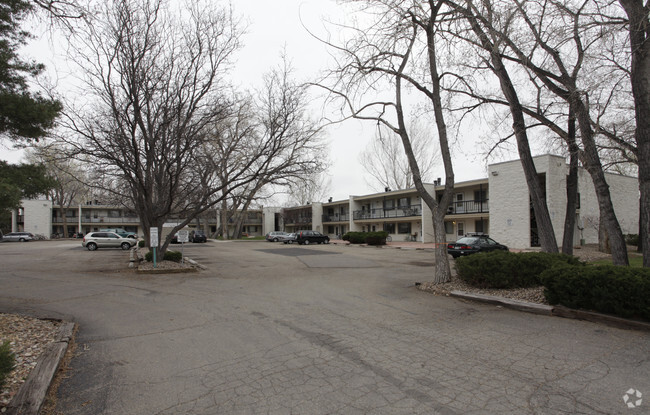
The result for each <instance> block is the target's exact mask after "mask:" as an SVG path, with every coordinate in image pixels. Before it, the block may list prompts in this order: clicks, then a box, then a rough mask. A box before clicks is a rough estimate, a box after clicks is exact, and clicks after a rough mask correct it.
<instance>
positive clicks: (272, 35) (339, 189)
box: [3, 0, 486, 201]
mask: <svg viewBox="0 0 650 415" xmlns="http://www.w3.org/2000/svg"><path fill="white" fill-rule="evenodd" d="M233 6H234V8H235V11H236V12H237V13H239V14H240V15H241V16H243V17H244V19H245V20H246V21H247V22H248V26H247V27H248V29H247V34H246V35H245V37H244V44H245V46H244V48H243V49H242V50H241V51H240V52H239V53H238V55H237V61H238V62H237V65H236V69H235V71H234V73H233V74H232V76H233V80H234V82H235V83H236V84H239V85H241V86H242V87H246V88H254V87H257V86H259V85H260V83H261V79H262V75H263V74H264V73H265V72H266V71H268V69H269V68H271V67H273V66H274V65H277V64H278V63H279V62H280V54H281V52H282V50H283V49H285V48H286V54H287V56H288V57H289V58H290V60H291V61H292V63H293V66H294V67H295V69H296V74H297V76H298V77H299V78H300V79H302V80H309V79H314V77H316V76H317V75H318V74H319V73H320V71H322V70H323V69H324V68H326V67H328V66H331V56H330V55H329V54H328V51H327V49H326V48H325V47H324V45H323V44H321V43H320V42H319V41H317V40H316V39H314V38H313V37H312V36H311V35H310V34H309V33H308V32H307V31H306V30H305V28H304V27H303V25H304V26H306V27H308V28H309V30H310V31H313V32H315V33H319V34H320V33H323V23H322V19H323V18H324V17H326V18H331V19H333V20H335V21H340V20H341V19H344V18H345V17H346V16H345V14H344V13H343V8H342V6H340V5H337V4H336V2H335V1H331V0H276V1H268V0H247V1H241V2H234V4H233ZM62 46H63V45H58V44H57V42H54V43H52V42H49V41H48V40H47V39H46V36H45V35H44V36H42V38H41V39H40V42H38V43H37V44H36V45H35V46H33V47H30V48H29V49H28V50H29V51H30V53H32V55H33V56H34V58H35V59H36V60H38V61H40V62H42V63H44V64H46V65H47V66H48V69H49V70H50V71H53V70H54V69H53V68H52V67H53V66H61V65H62V63H61V60H60V59H61V58H56V57H52V56H51V52H52V51H54V52H57V49H58V52H59V53H60V54H63V52H64V51H63V48H62ZM314 108H315V109H316V110H318V109H319V108H320V106H319V105H318V104H317V103H315V104H314ZM316 115H318V116H319V115H321V114H320V113H319V114H316ZM432 128H433V126H432ZM478 131H479V129H478V128H474V130H473V131H467V132H466V133H465V134H464V135H466V137H461V140H460V141H459V144H457V145H456V146H455V147H454V148H452V151H453V154H454V167H455V169H456V173H455V174H456V182H460V181H464V180H472V179H476V178H480V177H486V173H485V171H486V165H485V161H484V159H483V155H482V150H481V149H480V148H478V147H477V145H476V142H475V141H476V140H477V139H478V135H479V133H478ZM434 132H435V130H434ZM374 133H375V125H374V123H371V122H367V123H364V122H361V121H354V120H352V121H346V122H345V123H342V124H339V125H335V126H332V127H328V128H327V130H326V136H327V140H328V142H329V143H330V157H331V161H332V166H331V168H330V170H329V172H328V175H329V177H330V178H331V192H330V194H329V196H331V197H333V198H334V200H341V199H347V198H348V197H349V195H361V194H367V193H373V192H374V190H373V189H371V188H370V186H369V185H368V184H367V181H366V178H367V176H366V173H365V171H364V170H363V168H362V167H361V166H360V165H359V161H358V155H359V153H360V152H361V151H362V150H363V149H364V148H365V147H366V145H367V144H368V142H369V140H370V139H371V138H372V137H373V135H374ZM3 153H4V154H3V158H4V159H8V160H10V161H18V160H19V158H20V156H19V153H11V152H9V151H3ZM442 173H443V169H442V166H441V167H440V168H439V169H438V171H437V172H436V174H435V176H436V177H443V180H444V175H443V174H442ZM323 201H324V200H323Z"/></svg>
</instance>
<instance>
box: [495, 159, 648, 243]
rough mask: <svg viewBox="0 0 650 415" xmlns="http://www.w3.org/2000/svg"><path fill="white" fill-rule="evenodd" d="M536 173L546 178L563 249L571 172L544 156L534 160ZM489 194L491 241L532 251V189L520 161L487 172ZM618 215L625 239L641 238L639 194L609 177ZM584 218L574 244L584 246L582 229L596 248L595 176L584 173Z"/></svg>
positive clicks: (626, 180)
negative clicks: (637, 235)
mask: <svg viewBox="0 0 650 415" xmlns="http://www.w3.org/2000/svg"><path fill="white" fill-rule="evenodd" d="M534 161H535V167H536V169H537V173H545V174H546V202H547V206H548V209H549V214H550V216H551V221H552V223H553V229H554V231H555V237H556V239H557V242H558V244H561V243H562V237H563V232H564V216H565V212H566V175H567V174H568V166H567V165H566V162H565V160H564V158H563V157H559V156H552V155H544V156H538V157H535V158H534ZM495 172H496V175H495ZM488 175H489V176H488V180H489V189H490V235H491V236H492V237H493V238H494V239H496V240H497V241H499V242H501V243H504V244H506V245H508V246H510V247H513V248H529V247H530V212H529V203H528V200H529V196H528V186H527V184H526V180H525V178H524V173H523V169H522V167H521V162H520V161H519V160H514V161H509V162H505V163H497V164H492V165H490V166H488ZM606 180H607V182H608V183H609V185H610V192H611V197H612V202H613V203H614V211H615V212H616V215H617V217H618V220H619V223H620V224H621V228H622V229H623V233H637V232H638V214H639V192H638V181H637V179H636V178H634V177H626V176H620V175H616V174H607V175H606ZM578 191H579V193H580V205H581V207H580V212H579V215H578V218H577V224H576V230H575V233H574V244H575V245H577V244H579V243H580V237H581V235H580V231H579V230H578V229H577V227H578V226H584V230H583V232H582V237H583V238H584V239H585V242H586V243H589V244H591V243H597V242H598V222H599V210H598V200H597V199H596V193H595V190H594V185H593V182H592V180H591V176H590V175H589V173H588V172H587V171H585V170H584V169H580V170H579V172H578Z"/></svg>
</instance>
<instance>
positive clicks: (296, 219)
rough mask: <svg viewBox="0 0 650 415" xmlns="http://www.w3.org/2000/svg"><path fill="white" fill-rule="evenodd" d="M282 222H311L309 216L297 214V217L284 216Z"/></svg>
mask: <svg viewBox="0 0 650 415" xmlns="http://www.w3.org/2000/svg"><path fill="white" fill-rule="evenodd" d="M284 223H285V224H292V223H300V224H306V223H311V216H299V217H289V218H284Z"/></svg>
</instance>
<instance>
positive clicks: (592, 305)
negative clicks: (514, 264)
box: [541, 265, 650, 320]
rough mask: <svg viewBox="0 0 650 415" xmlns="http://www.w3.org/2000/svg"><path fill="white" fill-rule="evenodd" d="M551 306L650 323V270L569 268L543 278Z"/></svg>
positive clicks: (566, 266)
mask: <svg viewBox="0 0 650 415" xmlns="http://www.w3.org/2000/svg"><path fill="white" fill-rule="evenodd" d="M541 281H542V283H543V284H544V287H545V290H544V295H545V296H546V299H547V301H548V302H549V304H562V305H564V306H566V307H570V308H576V309H578V308H582V309H586V310H594V311H598V312H602V313H608V314H614V315H618V316H621V317H638V318H643V319H645V320H650V269H647V268H630V267H620V266H614V265H601V266H587V267H574V266H569V265H565V266H563V267H555V268H552V269H549V270H546V271H544V272H543V273H542V275H541Z"/></svg>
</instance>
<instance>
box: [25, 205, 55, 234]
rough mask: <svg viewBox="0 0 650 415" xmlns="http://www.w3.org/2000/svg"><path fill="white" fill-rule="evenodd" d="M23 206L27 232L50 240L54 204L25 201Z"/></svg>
mask: <svg viewBox="0 0 650 415" xmlns="http://www.w3.org/2000/svg"><path fill="white" fill-rule="evenodd" d="M21 204H22V205H23V210H24V213H25V232H31V233H33V234H37V233H38V234H42V235H45V237H47V238H49V237H50V235H51V234H52V202H51V201H50V200H30V199H23V200H22V201H21Z"/></svg>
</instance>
